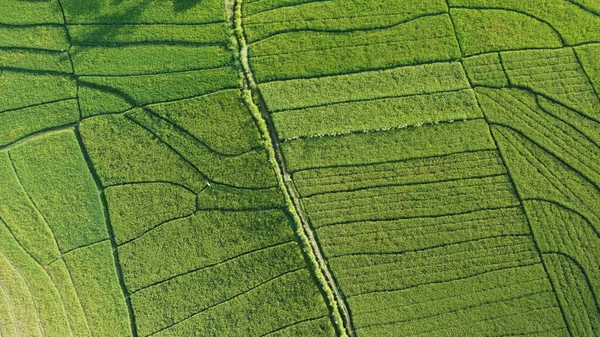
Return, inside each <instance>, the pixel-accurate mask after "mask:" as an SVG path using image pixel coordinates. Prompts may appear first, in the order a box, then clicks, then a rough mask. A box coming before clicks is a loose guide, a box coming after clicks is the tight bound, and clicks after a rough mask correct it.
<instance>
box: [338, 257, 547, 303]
mask: <svg viewBox="0 0 600 337" xmlns="http://www.w3.org/2000/svg"><path fill="white" fill-rule="evenodd" d="M538 264H541V263H540V262H533V263H527V264H523V265H518V266H509V267H504V268H498V269H492V270H486V271H482V272H478V273H472V274H470V275H466V276H461V277H454V278H449V279H445V280H440V281H433V282H428V283H422V284H417V285H412V286H408V287H402V288H395V289H385V290H374V291H367V292H364V293H358V294H354V295H350V296H348V298H351V297H358V296H368V295H372V294H380V293H383V294H386V293H393V292H398V291H405V290H409V289H413V288H419V287H422V286H427V285H434V284H444V283H451V282H456V281H461V280H466V279H470V278H473V277H477V276H481V275H486V274H491V273H494V272H499V271H505V270H512V269H518V268H524V267H529V266H535V265H538Z"/></svg>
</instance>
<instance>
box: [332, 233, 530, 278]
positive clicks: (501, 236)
mask: <svg viewBox="0 0 600 337" xmlns="http://www.w3.org/2000/svg"><path fill="white" fill-rule="evenodd" d="M519 237H521V238H526V237H531V234H529V233H525V234H498V235H492V236H486V237H481V238H474V239H468V240H462V241H455V242H448V243H442V244H437V245H433V246H427V247H423V248H415V249H406V250H400V251H395V252H381V251H377V252H360V253H358V252H355V253H345V254H339V255H336V256H334V257H331V258H330V259H333V258H341V257H348V256H378V255H379V256H386V255H405V254H410V253H422V252H426V251H430V250H436V249H439V248H447V247H454V246H460V245H463V244H470V243H475V242H479V241H488V240H493V239H501V238H519ZM487 249H489V247H485V248H482V250H487ZM470 252H474V250H473V251H470ZM455 253H457V252H455ZM450 255H451V254H442V255H440V256H444V257H447V256H450ZM429 257H431V256H429ZM369 267H372V266H369ZM358 269H360V268H357V269H355V270H358Z"/></svg>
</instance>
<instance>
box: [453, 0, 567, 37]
mask: <svg viewBox="0 0 600 337" xmlns="http://www.w3.org/2000/svg"><path fill="white" fill-rule="evenodd" d="M452 8H458V9H472V10H478V11H506V12H513V13H517V14H522V15H525V16H527V17H529V18H531V19H534V20H536V21H538V22H541V23H543V24H546V25H547V26H548V27H549V28H550V29H552V30H553V32H554V33H555V34H556V36H557V37H558V39H559V40H560V43H561V44H562V45H563V47H564V46H567V45H568V44H567V43H565V39H564V38H563V36H562V35H561V34H560V32H559V31H558V30H557V29H556V28H555V27H554V26H553V25H552V24H550V22H548V21H546V20H544V19H541V18H538V17H537V16H534V15H532V14H530V13H527V12H525V11H522V10H517V9H513V8H494V7H483V6H459V5H456V6H452Z"/></svg>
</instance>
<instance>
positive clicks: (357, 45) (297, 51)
mask: <svg viewBox="0 0 600 337" xmlns="http://www.w3.org/2000/svg"><path fill="white" fill-rule="evenodd" d="M451 37H452V35H442V36H434V37H427V38H416V39H406V40H397V41H385V42H372V43H354V44H352V45H346V46H335V47H327V48H318V49H308V50H293V51H289V52H282V53H276V54H265V55H256V56H250V59H251V60H253V59H261V58H269V57H276V56H281V55H289V54H294V55H299V54H308V53H314V52H322V51H327V50H337V49H356V48H361V47H371V46H380V45H397V44H403V45H404V44H407V43H409V42H410V43H412V42H420V41H432V40H439V39H446V38H451Z"/></svg>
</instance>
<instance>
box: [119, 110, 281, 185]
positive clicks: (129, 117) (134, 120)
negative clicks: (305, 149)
mask: <svg viewBox="0 0 600 337" xmlns="http://www.w3.org/2000/svg"><path fill="white" fill-rule="evenodd" d="M125 118H127V119H129V120H130V121H132V122H133V123H135V124H136V125H138V126H139V127H141V128H142V129H144V130H145V131H147V132H148V133H150V134H151V135H152V136H154V137H155V138H156V139H157V140H159V141H160V142H161V143H162V144H164V145H165V146H166V147H167V148H169V150H170V151H172V152H173V153H175V154H176V155H178V156H179V157H180V158H181V159H182V160H183V161H185V162H186V163H187V164H188V165H190V166H191V167H192V168H193V169H194V170H195V171H196V172H197V173H198V174H200V176H202V177H203V178H204V179H206V180H208V181H209V182H211V183H215V184H220V185H223V186H227V187H233V188H238V189H245V190H257V189H263V190H264V189H270V188H273V187H276V185H273V186H266V187H260V188H256V187H248V186H236V185H233V184H228V183H225V182H221V181H217V180H214V179H212V178H210V176H209V175H207V174H205V173H204V172H202V171H201V170H200V168H199V167H198V165H196V164H194V163H192V162H191V161H190V160H189V159H188V158H187V157H186V156H185V155H183V153H181V152H180V151H178V150H177V149H175V148H174V147H173V146H172V145H171V144H169V143H168V142H166V141H165V140H164V139H163V138H162V137H160V136H159V135H158V134H157V133H156V132H154V131H152V130H150V129H149V128H148V127H146V126H145V125H143V124H142V123H140V122H139V121H137V120H136V119H135V118H133V117H131V116H129V115H125Z"/></svg>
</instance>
